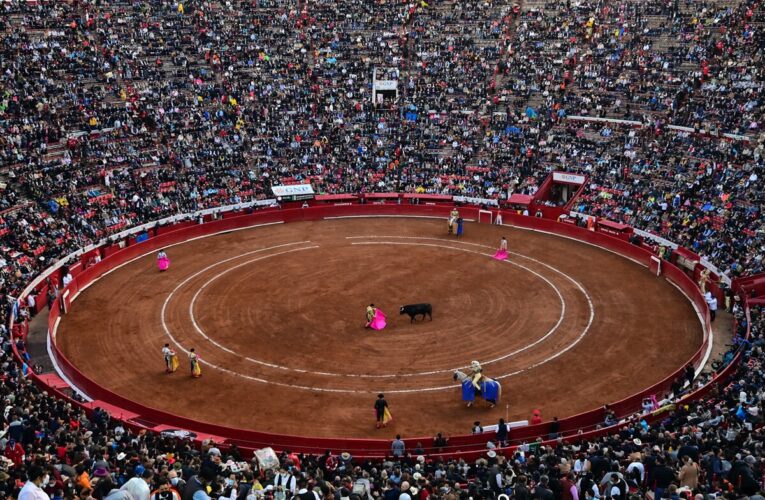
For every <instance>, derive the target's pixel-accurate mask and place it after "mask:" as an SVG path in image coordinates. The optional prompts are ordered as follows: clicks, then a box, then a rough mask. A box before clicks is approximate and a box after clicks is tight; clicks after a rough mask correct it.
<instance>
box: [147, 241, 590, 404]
mask: <svg viewBox="0 0 765 500" xmlns="http://www.w3.org/2000/svg"><path fill="white" fill-rule="evenodd" d="M360 238H364V237H360ZM369 238H384V237H379V236H371V237H369ZM394 238H395V237H394ZM404 238H412V239H416V238H415V237H404ZM422 239H430V240H438V241H451V240H444V239H441V238H424V237H423V238H422ZM301 243H310V242H308V241H305V242H296V243H287V244H284V245H277V246H274V247H269V248H263V249H259V250H255V251H253V252H248V253H257V252H263V251H266V250H271V249H273V248H280V247H285V246H290V245H297V244H301ZM467 244H469V245H474V246H478V247H483V248H492V247H489V246H488V245H479V244H475V243H467ZM450 248H455V247H450ZM476 253H477V252H476ZM510 253H512V254H513V255H517V256H520V257H523V258H526V259H529V260H531V261H534V262H537V263H539V264H541V265H543V266H546V267H548V268H550V269H552V270H554V271H555V272H558V273H559V274H561V275H563V276H565V277H566V278H568V279H569V280H571V281H572V282H573V283H574V284H575V285H576V286H577V287H578V288H579V289H580V290H581V291H582V293H584V294H585V297H586V298H587V302H588V304H589V307H590V317H589V320H588V323H587V325H586V327H585V328H584V330H583V331H582V333H581V334H580V335H579V337H577V339H576V340H575V341H574V342H573V343H572V344H569V345H568V346H567V347H566V348H564V349H563V350H561V351H559V352H558V353H556V354H554V355H553V356H550V357H548V358H545V359H544V360H542V361H540V362H537V363H535V364H533V365H531V366H528V367H526V368H523V369H521V370H517V371H515V372H513V373H508V374H504V375H501V376H498V377H494V378H496V379H503V378H508V377H512V376H514V375H518V374H520V373H523V372H525V371H528V370H530V369H532V368H536V367H538V366H541V365H543V364H545V363H547V362H549V361H552V360H553V359H555V358H557V357H559V356H561V355H563V354H564V353H566V352H568V351H569V350H571V349H572V348H573V347H574V346H575V345H576V344H578V343H579V342H580V341H581V340H582V339H583V338H584V336H585V335H586V334H587V332H588V331H589V329H590V327H591V326H592V323H593V320H594V317H595V310H594V307H593V305H592V300H591V299H590V296H589V294H587V292H586V290H585V289H584V287H582V286H581V284H579V283H578V282H577V281H575V280H574V279H573V278H571V277H569V276H568V275H566V274H565V273H563V272H562V271H560V270H558V269H555V268H554V267H552V266H550V265H548V264H546V263H544V262H540V261H538V260H536V259H533V258H531V257H527V256H525V255H522V254H518V253H515V252H510ZM243 255H244V254H243ZM481 255H487V256H489V255H491V254H481ZM240 257H242V255H239V256H236V257H232V258H229V259H225V260H222V261H220V262H218V263H215V264H213V265H211V266H208V267H206V268H205V269H203V270H201V271H199V272H197V273H195V274H193V275H192V276H190V277H188V278H187V279H185V280H184V281H183V282H181V283H180V284H179V285H178V286H176V288H175V289H174V290H173V291H172V292H171V293H170V294H169V295H168V297H167V298H166V299H165V302H164V304H163V306H162V313H161V322H162V327H163V329H164V330H165V333H166V334H167V336H168V337H169V338H170V339H171V340H172V341H173V343H174V344H175V345H177V346H178V347H179V348H180V349H181V350H182V351H183V352H184V353H186V354H188V353H189V351H188V350H186V349H185V348H184V347H183V345H181V344H180V343H179V342H178V341H177V340H176V339H175V338H174V337H173V335H172V334H171V333H170V330H169V329H168V327H167V323H166V321H165V309H166V306H167V303H168V302H169V300H170V298H171V297H172V295H173V294H174V293H175V292H176V291H177V290H178V289H179V288H180V287H181V286H183V285H185V284H186V283H187V282H188V281H190V280H191V279H193V278H194V277H195V276H198V275H199V274H201V273H203V272H205V271H207V270H209V269H211V268H213V267H215V266H217V265H219V264H222V263H225V262H229V261H231V260H235V259H237V258H240ZM503 262H506V261H503ZM507 263H508V264H510V262H507ZM200 362H201V363H202V364H204V365H207V366H210V367H212V368H214V369H216V370H218V371H220V372H223V373H226V374H229V375H232V376H234V377H239V378H242V379H245V380H251V381H254V382H259V383H263V384H272V385H276V386H280V387H287V388H291V389H301V390H307V391H313V392H329V393H346V394H349V393H350V394H370V393H376V392H379V390H357V389H335V388H328V387H314V386H305V385H299V384H288V383H284V382H278V381H274V380H267V379H264V378H260V377H254V376H251V375H245V374H243V373H239V372H236V371H233V370H229V369H227V368H224V367H222V366H218V365H216V364H214V363H210V362H207V361H204V360H202V359H201V358H200ZM350 376H351V377H352V375H350ZM456 387H459V386H458V385H454V384H450V385H446V386H435V387H420V388H417V389H393V390H385V392H387V393H394V394H406V393H418V392H435V391H443V390H453V389H454V388H456Z"/></svg>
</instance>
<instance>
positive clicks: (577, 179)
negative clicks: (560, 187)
mask: <svg viewBox="0 0 765 500" xmlns="http://www.w3.org/2000/svg"><path fill="white" fill-rule="evenodd" d="M553 180H554V181H558V182H568V183H570V184H584V181H585V177H584V176H583V175H579V174H567V173H565V172H553Z"/></svg>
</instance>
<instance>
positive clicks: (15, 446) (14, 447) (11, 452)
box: [3, 439, 24, 467]
mask: <svg viewBox="0 0 765 500" xmlns="http://www.w3.org/2000/svg"><path fill="white" fill-rule="evenodd" d="M3 455H5V457H6V458H9V459H10V460H13V464H14V465H16V466H17V467H21V465H22V464H23V463H24V447H23V446H21V445H20V444H19V443H17V442H16V440H15V439H9V440H8V442H7V443H6V444H5V450H4V451H3Z"/></svg>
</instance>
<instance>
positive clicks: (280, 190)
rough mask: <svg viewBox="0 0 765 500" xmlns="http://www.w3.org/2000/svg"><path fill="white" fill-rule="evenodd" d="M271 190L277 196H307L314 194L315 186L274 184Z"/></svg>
mask: <svg viewBox="0 0 765 500" xmlns="http://www.w3.org/2000/svg"><path fill="white" fill-rule="evenodd" d="M271 191H273V192H274V195H275V196H305V195H312V194H314V193H313V188H312V187H311V185H310V184H293V185H292V186H272V187H271Z"/></svg>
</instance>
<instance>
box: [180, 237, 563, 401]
mask: <svg viewBox="0 0 765 500" xmlns="http://www.w3.org/2000/svg"><path fill="white" fill-rule="evenodd" d="M351 244H352V245H410V246H423V247H436V248H445V249H449V250H456V251H458V252H466V253H472V254H476V255H480V256H490V255H487V254H484V253H481V252H477V251H475V250H468V249H466V248H458V247H453V246H449V245H434V244H432V243H402V242H380V241H375V242H359V243H351ZM308 248H318V247H315V246H314V247H308ZM284 253H287V252H280V253H276V254H272V255H266V256H264V257H259V258H257V259H253V260H248V261H246V262H242V263H241V264H237V265H235V266H232V267H230V268H228V269H225V270H223V271H221V272H219V273H218V274H216V275H214V276H213V277H211V278H210V279H209V280H207V281H206V282H205V283H204V284H203V285H202V286H201V287H199V289H198V290H197V291H196V293H195V294H194V296H193V297H192V299H191V302H190V303H189V316H190V317H191V323H192V325H193V326H194V329H195V330H196V331H197V333H199V335H201V336H202V337H203V338H204V339H205V340H207V341H209V342H210V343H212V344H213V345H215V346H216V347H218V348H219V349H221V350H223V351H226V352H228V353H229V354H233V355H235V356H238V357H240V358H241V359H245V360H246V361H249V362H251V363H255V364H259V365H263V366H268V367H269V368H277V369H280V370H285V371H295V372H299V373H308V374H311V375H321V376H329V377H359V378H398V377H416V376H427V375H435V374H439V373H454V371H455V370H459V369H462V368H466V367H465V366H458V367H455V368H444V369H439V370H430V371H424V372H415V373H393V374H368V373H353V374H349V373H334V372H320V371H313V370H306V369H299V368H293V367H290V366H283V365H276V364H273V363H268V362H265V361H261V360H258V359H253V358H250V357H242V356H241V355H240V354H237V353H236V351H233V350H231V349H229V348H228V347H226V346H224V345H222V344H220V343H219V342H217V341H215V340H214V339H212V338H211V337H210V336H209V335H207V333H205V331H204V330H203V329H202V327H201V326H200V325H199V324H198V323H197V321H196V317H195V315H194V305H195V304H196V301H197V299H198V298H199V295H200V294H201V293H202V291H203V290H204V289H205V288H207V287H208V286H209V285H210V284H212V283H213V282H214V281H216V280H218V279H219V278H221V277H223V276H224V275H225V274H227V273H228V272H230V271H233V270H235V269H238V268H240V267H243V266H246V265H248V264H250V263H252V262H257V261H260V260H264V259H267V258H269V257H276V256H278V255H282V254H284ZM505 262H507V263H508V264H512V265H514V266H516V267H519V268H521V269H523V270H525V271H527V272H529V273H531V274H533V275H534V276H536V277H537V278H539V279H541V280H543V281H544V282H545V283H547V284H548V285H549V286H550V288H552V289H553V291H554V292H555V294H556V295H557V296H558V300H559V301H560V305H561V311H560V315H559V316H558V321H557V322H556V323H555V325H553V327H552V328H551V329H550V330H549V331H548V332H547V333H545V334H544V335H543V336H542V337H540V338H539V339H537V340H536V341H534V342H532V343H531V344H527V345H525V346H524V347H521V348H520V349H517V350H515V351H513V352H510V353H507V354H504V355H502V356H500V357H498V358H495V359H493V360H490V361H487V362H485V363H484V364H491V363H496V362H497V361H501V360H503V359H507V358H510V357H512V356H515V355H517V354H520V353H522V352H524V351H526V350H528V349H531V348H532V347H534V346H536V345H538V344H539V343H540V342H543V341H545V340H546V339H548V338H549V337H550V336H551V335H552V334H553V333H555V332H556V331H557V330H558V328H559V327H560V325H561V323H562V322H563V319H564V317H565V315H566V299H564V298H563V294H561V292H560V290H559V289H558V287H557V286H555V284H554V283H552V282H551V281H550V280H549V279H547V278H546V277H545V276H542V275H541V274H539V273H538V272H536V271H534V270H533V269H529V268H528V267H526V266H524V265H523V264H518V263H516V262H512V261H505ZM389 392H390V391H389Z"/></svg>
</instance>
